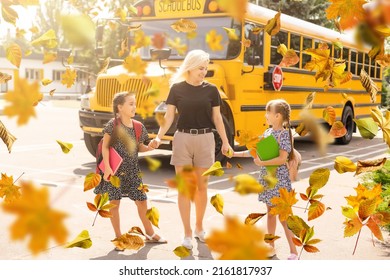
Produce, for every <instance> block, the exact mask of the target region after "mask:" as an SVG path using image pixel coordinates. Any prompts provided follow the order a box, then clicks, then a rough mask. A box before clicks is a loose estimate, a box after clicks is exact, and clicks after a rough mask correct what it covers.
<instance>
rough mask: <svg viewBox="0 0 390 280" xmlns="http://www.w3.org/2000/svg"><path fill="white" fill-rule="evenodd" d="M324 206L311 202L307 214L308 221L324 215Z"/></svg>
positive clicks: (320, 203)
mask: <svg viewBox="0 0 390 280" xmlns="http://www.w3.org/2000/svg"><path fill="white" fill-rule="evenodd" d="M324 212H325V205H324V204H323V203H322V202H319V201H316V200H314V201H313V202H311V204H310V207H309V213H308V221H311V220H314V219H316V218H318V217H319V216H321V215H322V214H324Z"/></svg>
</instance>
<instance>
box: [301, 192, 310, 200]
mask: <svg viewBox="0 0 390 280" xmlns="http://www.w3.org/2000/svg"><path fill="white" fill-rule="evenodd" d="M299 195H300V197H301V198H302V199H303V200H304V201H308V200H309V198H308V197H307V195H306V194H304V193H300V194H299Z"/></svg>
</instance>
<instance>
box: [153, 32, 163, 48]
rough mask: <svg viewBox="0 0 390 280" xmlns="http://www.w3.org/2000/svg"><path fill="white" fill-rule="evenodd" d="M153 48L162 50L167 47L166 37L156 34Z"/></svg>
mask: <svg viewBox="0 0 390 280" xmlns="http://www.w3.org/2000/svg"><path fill="white" fill-rule="evenodd" d="M152 46H153V47H155V48H156V49H162V48H164V46H165V35H164V34H162V33H156V34H154V36H153V38H152Z"/></svg>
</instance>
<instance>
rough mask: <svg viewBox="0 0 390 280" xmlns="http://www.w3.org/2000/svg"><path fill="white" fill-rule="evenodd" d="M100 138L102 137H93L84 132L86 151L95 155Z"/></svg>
mask: <svg viewBox="0 0 390 280" xmlns="http://www.w3.org/2000/svg"><path fill="white" fill-rule="evenodd" d="M100 139H102V138H101V137H94V136H92V135H91V134H88V133H84V143H85V146H86V147H87V149H88V152H89V153H90V154H91V155H92V156H94V157H95V156H96V150H97V146H98V144H99V142H100Z"/></svg>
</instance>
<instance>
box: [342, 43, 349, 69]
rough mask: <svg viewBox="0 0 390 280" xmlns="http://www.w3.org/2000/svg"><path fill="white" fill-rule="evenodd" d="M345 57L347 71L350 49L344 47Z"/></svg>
mask: <svg viewBox="0 0 390 280" xmlns="http://www.w3.org/2000/svg"><path fill="white" fill-rule="evenodd" d="M343 59H344V60H345V71H350V70H349V49H346V48H343Z"/></svg>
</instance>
